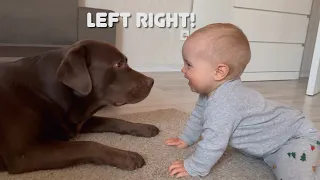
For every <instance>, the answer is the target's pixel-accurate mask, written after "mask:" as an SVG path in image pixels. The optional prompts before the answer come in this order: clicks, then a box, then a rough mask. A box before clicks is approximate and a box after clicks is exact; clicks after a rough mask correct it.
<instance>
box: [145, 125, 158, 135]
mask: <svg viewBox="0 0 320 180" xmlns="http://www.w3.org/2000/svg"><path fill="white" fill-rule="evenodd" d="M159 132H160V130H159V128H157V127H156V126H154V125H149V124H144V125H143V127H142V128H141V135H142V136H144V137H154V136H156V135H158V134H159Z"/></svg>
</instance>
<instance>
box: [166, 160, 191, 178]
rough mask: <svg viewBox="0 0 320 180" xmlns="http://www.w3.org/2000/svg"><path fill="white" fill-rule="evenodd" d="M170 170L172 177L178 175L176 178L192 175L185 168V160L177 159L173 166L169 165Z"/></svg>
mask: <svg viewBox="0 0 320 180" xmlns="http://www.w3.org/2000/svg"><path fill="white" fill-rule="evenodd" d="M169 172H170V176H171V177H173V176H174V175H176V178H181V177H184V176H190V175H189V173H188V172H187V171H186V169H185V168H184V165H183V161H176V162H174V163H172V164H171V166H170V167H169Z"/></svg>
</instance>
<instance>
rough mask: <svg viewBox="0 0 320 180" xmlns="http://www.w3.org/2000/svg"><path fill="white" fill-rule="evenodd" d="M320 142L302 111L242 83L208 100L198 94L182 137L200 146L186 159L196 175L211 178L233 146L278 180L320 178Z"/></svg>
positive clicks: (236, 82)
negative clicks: (259, 160) (269, 169)
mask: <svg viewBox="0 0 320 180" xmlns="http://www.w3.org/2000/svg"><path fill="white" fill-rule="evenodd" d="M200 136H201V137H202V139H201V140H200V141H199V142H197V141H198V140H199V138H200ZM319 138H320V137H319V133H318V130H317V129H315V128H314V126H313V124H312V122H311V121H310V120H308V119H307V118H306V117H305V116H304V114H303V113H302V112H301V111H299V110H296V109H293V108H290V107H288V106H286V105H284V104H280V103H277V102H274V101H270V100H267V99H265V98H264V97H263V96H262V95H261V94H260V93H259V92H257V91H255V90H253V89H250V88H248V87H246V86H245V85H244V84H243V83H242V82H241V80H240V79H236V80H230V81H228V82H226V83H224V84H223V85H221V86H220V87H219V88H217V89H216V90H215V92H214V93H212V94H211V95H210V96H209V97H208V96H206V95H199V99H198V101H197V103H196V106H195V109H194V110H193V111H192V113H191V115H190V118H189V119H188V121H187V125H186V127H185V129H184V130H183V133H182V134H181V135H180V139H182V140H183V141H185V142H186V143H187V144H188V145H189V146H191V145H193V144H195V143H196V142H197V148H196V151H195V153H194V154H193V155H192V156H190V157H188V158H187V159H185V161H184V167H185V168H186V170H187V171H188V173H189V174H190V175H191V176H193V177H195V176H206V175H208V174H209V173H210V172H211V169H212V167H213V166H214V165H215V164H216V163H217V161H218V160H219V158H220V157H221V156H222V155H223V153H224V151H225V150H226V148H227V146H228V145H230V146H232V147H233V148H236V149H237V150H239V151H240V152H242V153H244V154H246V155H248V156H251V157H258V158H263V159H264V161H265V162H266V163H267V164H268V165H269V166H270V167H272V168H273V171H274V174H275V176H276V177H277V179H279V180H280V179H282V180H289V179H290V180H295V179H297V180H309V179H310V180H311V179H320V178H319V177H320V175H319V173H320V169H319V170H317V166H316V165H317V164H316V163H317V160H318V154H319V148H320V141H319ZM212 173H214V172H212Z"/></svg>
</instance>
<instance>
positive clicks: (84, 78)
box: [57, 45, 92, 96]
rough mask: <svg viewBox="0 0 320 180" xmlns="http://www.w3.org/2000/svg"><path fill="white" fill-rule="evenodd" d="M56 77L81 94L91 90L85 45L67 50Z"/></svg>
mask: <svg viewBox="0 0 320 180" xmlns="http://www.w3.org/2000/svg"><path fill="white" fill-rule="evenodd" d="M57 78H58V80H59V81H61V82H62V83H64V84H65V85H67V86H68V87H70V88H72V89H73V90H74V91H75V92H76V93H78V94H80V95H82V96H85V95H88V94H89V93H90V92H91V90H92V81H91V77H90V74H89V71H88V51H87V48H86V46H85V45H76V46H74V47H72V48H71V49H70V50H69V51H68V53H67V54H66V56H65V57H64V59H63V60H62V61H61V64H60V66H59V67H58V71H57Z"/></svg>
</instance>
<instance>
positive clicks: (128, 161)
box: [121, 152, 146, 171]
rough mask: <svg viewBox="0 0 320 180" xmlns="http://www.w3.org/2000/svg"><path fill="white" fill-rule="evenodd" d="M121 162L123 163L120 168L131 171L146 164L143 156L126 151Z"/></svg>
mask: <svg viewBox="0 0 320 180" xmlns="http://www.w3.org/2000/svg"><path fill="white" fill-rule="evenodd" d="M122 162H123V164H122V167H121V169H124V170H128V171H133V170H135V169H138V168H141V167H143V166H144V165H145V164H146V163H145V161H144V159H143V157H142V156H141V155H140V154H138V153H136V152H128V154H127V156H126V157H125V160H124V161H122Z"/></svg>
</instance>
